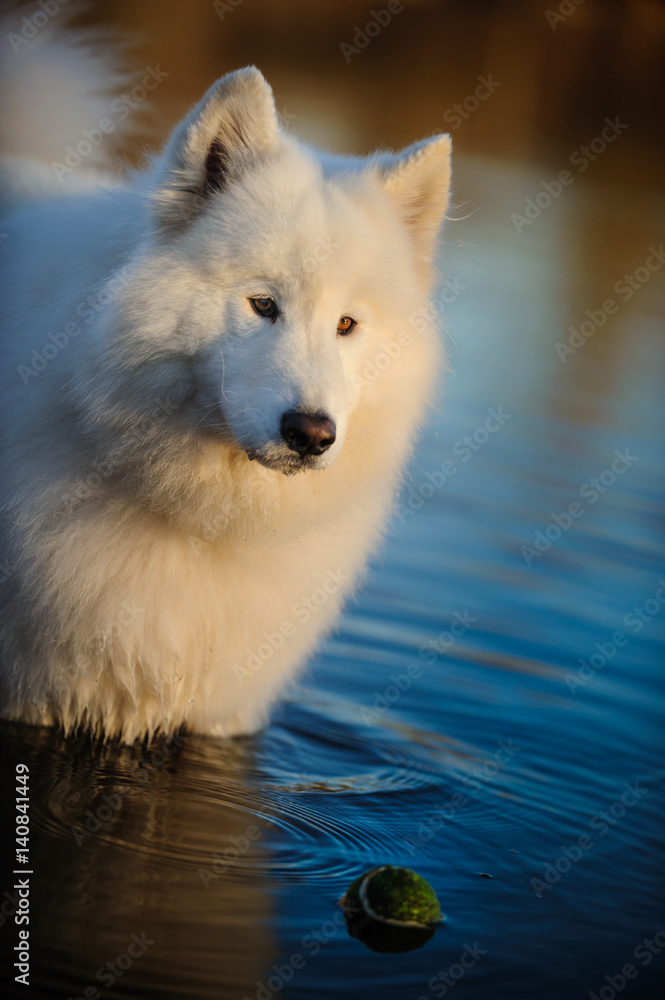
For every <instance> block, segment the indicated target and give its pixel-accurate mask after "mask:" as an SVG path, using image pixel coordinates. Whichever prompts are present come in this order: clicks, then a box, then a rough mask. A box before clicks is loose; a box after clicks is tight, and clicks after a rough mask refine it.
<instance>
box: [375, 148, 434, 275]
mask: <svg viewBox="0 0 665 1000" xmlns="http://www.w3.org/2000/svg"><path fill="white" fill-rule="evenodd" d="M451 145H452V144H451V141H450V136H449V135H435V136H433V137H432V138H431V139H422V140H421V141H420V142H416V143H414V144H413V145H412V146H408V147H407V148H406V149H404V150H402V152H401V153H396V154H395V155H393V156H389V157H385V158H383V157H382V158H381V160H380V163H379V169H380V173H381V179H382V184H383V188H384V190H385V191H386V193H387V194H388V195H389V197H390V198H392V199H393V201H394V202H395V203H396V204H397V207H398V210H399V212H400V214H401V216H402V218H403V219H404V222H405V223H406V225H407V228H408V229H409V231H410V232H411V235H412V239H413V241H414V243H415V247H416V254H417V257H418V260H419V263H420V265H421V266H422V268H423V269H424V270H425V273H429V271H430V268H431V264H432V257H433V254H434V250H435V247H436V237H437V234H438V232H439V229H440V228H441V224H442V222H443V220H444V217H445V214H446V208H447V207H448V197H449V194H450V150H451Z"/></svg>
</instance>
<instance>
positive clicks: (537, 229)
mask: <svg viewBox="0 0 665 1000" xmlns="http://www.w3.org/2000/svg"><path fill="white" fill-rule="evenodd" d="M69 6H70V7H72V8H74V7H75V0H72V2H71V4H70V5H69ZM37 10H38V7H37V5H36V4H30V3H26V4H24V5H23V6H22V7H21V8H20V9H19V10H18V11H17V15H16V22H17V31H21V30H22V29H21V25H22V23H23V22H22V21H21V18H22V17H24V16H27V17H28V18H31V17H33V15H34V12H35V11H37ZM74 15H75V22H77V23H79V24H88V25H92V26H94V27H95V28H100V29H102V30H103V31H104V32H105V35H104V39H105V40H104V42H103V45H111V44H115V42H117V41H120V42H122V43H126V44H127V46H128V47H127V49H126V64H127V67H128V69H129V70H130V71H136V72H137V73H138V76H139V78H140V77H141V76H142V75H143V74H144V73H145V72H146V68H152V69H154V70H155V71H157V70H159V71H160V72H161V73H162V75H163V74H168V75H167V76H164V77H163V80H162V82H161V83H160V84H159V86H157V87H156V88H155V89H154V91H153V92H152V96H151V99H150V102H147V101H146V102H145V103H143V102H142V101H140V100H139V101H137V100H134V103H135V104H136V105H137V106H136V107H134V108H132V109H131V116H130V118H129V122H130V123H131V124H133V125H134V126H135V130H134V132H133V134H132V137H131V139H130V140H128V141H126V142H125V143H124V145H123V146H117V147H116V148H115V153H116V155H117V157H118V161H119V163H123V162H127V163H129V164H132V165H137V164H140V163H141V162H142V161H143V160H144V157H145V156H146V154H148V153H150V152H151V151H154V150H155V149H157V148H159V145H160V143H161V142H162V141H163V140H164V138H165V136H166V135H167V134H168V130H169V128H170V127H172V126H173V125H174V124H175V123H176V122H177V121H178V120H179V119H180V118H181V117H182V115H183V114H184V113H185V112H186V110H187V109H188V107H189V106H190V105H191V104H192V103H193V102H194V101H196V100H198V98H199V97H200V96H201V94H202V92H203V91H204V90H205V89H206V88H207V87H208V86H209V85H210V84H211V83H212V82H213V81H214V80H215V79H216V78H217V77H219V76H220V75H222V74H223V73H225V72H227V71H229V70H232V69H235V68H237V67H239V66H242V65H245V64H247V63H255V64H256V65H258V66H259V68H260V69H261V70H262V71H263V72H264V74H265V75H266V77H267V78H268V80H269V81H270V83H271V84H272V86H273V89H274V91H275V95H276V99H277V102H278V106H279V108H280V110H281V113H282V116H283V119H284V122H285V124H286V126H287V127H288V128H289V129H291V130H292V131H293V132H294V133H296V134H297V135H299V136H300V137H302V138H303V139H305V140H307V141H310V142H312V143H314V144H315V145H318V146H321V147H324V148H327V149H330V150H333V151H335V152H342V153H344V152H348V153H356V154H362V153H369V152H371V151H373V150H374V149H376V148H377V147H400V146H403V145H406V144H408V143H410V142H412V141H414V140H416V139H419V138H421V137H423V136H426V135H430V134H433V133H435V132H438V131H449V132H451V134H452V137H453V144H454V189H453V203H452V207H451V210H450V219H449V221H448V222H447V224H446V228H445V232H444V239H443V242H442V247H441V254H440V270H441V282H442V285H441V287H442V292H441V293H440V295H439V297H438V298H437V303H438V306H437V308H438V311H439V312H441V314H442V335H443V336H445V337H446V339H447V341H448V343H449V348H450V372H449V373H448V374H447V376H446V378H445V382H444V383H442V390H441V393H440V399H439V405H438V407H437V409H436V411H435V412H433V414H432V416H431V419H430V421H429V423H428V426H427V427H426V428H425V429H424V432H423V436H422V438H421V441H420V443H419V446H418V448H417V451H416V453H415V455H414V458H413V461H412V463H411V467H410V469H409V473H408V476H407V479H406V482H405V485H404V489H403V491H402V495H401V496H400V498H399V501H398V503H397V505H396V512H395V518H394V520H393V524H392V525H391V529H390V533H389V537H388V540H387V543H386V545H385V547H384V548H383V550H382V551H381V553H380V555H379V556H377V558H376V559H375V560H374V562H373V564H372V568H371V572H370V575H369V579H368V582H367V585H366V587H365V588H364V589H363V590H362V592H361V593H360V594H359V596H358V598H357V599H356V601H355V602H354V603H353V604H352V606H351V607H350V608H349V609H348V610H347V612H346V614H345V616H344V619H343V621H342V623H341V625H340V628H339V630H338V632H337V633H336V634H335V635H334V636H333V637H332V638H331V639H330V640H328V641H327V642H326V643H325V644H324V646H323V648H322V650H321V652H320V654H319V655H318V656H317V657H316V658H315V660H314V662H313V663H312V664H311V666H310V668H309V669H308V671H307V673H306V674H305V676H304V678H303V679H302V681H301V683H300V684H299V685H298V687H297V688H296V689H295V690H294V691H293V693H292V696H291V697H290V698H288V699H286V700H285V701H284V702H283V703H282V704H281V705H280V706H279V707H278V709H277V711H276V712H275V715H274V719H273V722H272V724H271V725H270V727H269V728H268V729H267V730H266V731H265V732H263V733H262V734H260V735H258V736H257V737H255V738H252V739H251V740H245V741H234V742H233V743H231V744H224V743H216V742H215V741H205V740H197V739H196V738H195V737H187V738H186V739H185V740H184V744H183V745H182V747H180V748H179V749H178V750H177V752H175V751H174V752H170V751H169V752H166V753H164V752H162V754H161V757H158V759H157V763H155V761H154V760H153V758H152V757H151V753H152V752H154V748H136V747H135V748H123V749H118V748H113V747H107V748H102V749H100V748H99V747H94V746H91V745H90V744H88V743H86V742H85V741H84V740H80V741H65V740H62V739H61V737H60V736H58V735H57V734H55V733H52V732H49V731H40V730H36V729H32V728H26V727H16V726H9V725H7V724H1V725H0V741H1V743H2V746H1V747H0V757H1V758H2V760H3V763H4V765H5V767H7V768H8V769H9V772H10V776H11V775H13V768H14V765H15V763H16V762H19V761H23V762H27V763H29V765H30V768H31V774H32V775H33V776H34V784H33V796H34V799H33V803H32V808H33V828H32V836H33V852H34V855H33V860H34V867H35V873H36V874H35V876H34V886H33V902H34V923H33V924H32V925H31V926H32V927H33V932H32V940H33V942H34V953H33V983H34V984H35V985H34V987H33V992H32V995H33V996H39V997H63V998H64V997H66V996H70V995H71V996H72V997H75V996H79V995H83V993H84V991H85V990H86V989H88V990H93V991H94V990H95V989H97V990H98V991H99V992H100V995H102V996H113V997H125V998H139V997H141V998H144V997H146V998H147V997H150V998H160V1000H164V998H167V997H173V998H175V1000H179V998H183V1000H184V998H187V1000H191V998H202V1000H208V998H213V997H214V998H216V1000H223V998H227V997H228V998H237V1000H243V998H252V1000H254V998H256V1000H266V998H268V1000H271V998H272V997H274V996H279V997H288V998H300V1000H320V998H329V1000H339V997H341V996H345V997H347V998H348V1000H356V998H357V1000H360V998H363V1000H364V998H366V997H367V996H368V995H369V996H380V997H382V998H386V1000H411V998H412V1000H424V998H427V1000H432V998H433V997H440V996H444V995H445V990H446V989H449V988H450V987H449V986H445V982H446V981H445V978H444V977H445V976H446V975H448V978H449V982H454V983H457V982H458V979H459V978H460V977H459V976H458V970H460V969H462V968H463V967H462V965H461V964H460V958H461V956H462V955H463V954H464V951H465V949H466V948H467V946H471V947H474V946H475V947H476V948H477V949H480V951H479V952H478V955H477V958H476V959H475V960H474V962H473V964H472V965H471V967H469V968H467V969H466V970H465V971H463V972H462V977H463V979H464V982H463V983H462V985H461V990H460V995H461V991H464V995H465V996H466V997H467V998H479V1000H486V998H488V997H493V998H505V1000H517V998H524V1000H533V997H536V996H538V997H540V998H552V1000H570V998H574V997H579V998H580V1000H583V998H587V997H589V996H590V995H591V996H594V995H599V996H601V997H602V998H603V1000H607V998H609V997H610V995H612V996H614V995H615V994H616V993H618V992H621V991H622V990H623V988H624V986H625V987H626V994H625V995H626V996H629V995H630V997H631V998H645V1000H651V998H652V997H653V998H655V997H656V996H660V993H659V992H658V983H659V982H660V983H661V986H662V978H663V957H664V956H665V950H663V947H662V945H663V944H665V935H662V936H661V937H657V941H659V942H662V944H660V945H658V944H654V945H652V946H651V950H650V951H649V947H647V946H645V945H644V942H645V941H654V940H656V938H655V937H654V936H657V935H658V933H659V932H661V931H663V929H664V928H665V923H664V918H663V910H662V890H663V884H662V881H663V880H662V869H661V867H660V864H659V860H658V859H659V858H660V857H662V830H663V808H662V783H663V767H662V756H663V720H662V707H663V683H662V674H663V665H664V663H665V656H664V655H663V652H664V645H663V639H664V637H665V579H664V577H665V558H664V556H665V545H664V542H663V531H662V529H663V517H662V515H663V507H662V497H663V485H664V478H665V477H664V475H663V472H664V462H663V436H664V435H663V430H664V425H665V419H664V418H665V405H664V399H665V392H664V382H663V377H664V375H665V363H664V354H663V305H664V298H665V295H664V282H663V275H664V274H665V248H664V246H663V243H664V242H665V211H664V209H665V204H664V200H665V199H664V198H663V177H664V167H665V162H664V161H665V133H664V130H663V110H662V109H663V99H664V97H665V88H664V86H663V84H664V77H665V45H664V41H665V5H664V4H663V3H662V2H659V0H603V2H601V0H581V2H580V0H578V2H575V0H560V2H555V0H549V2H548V0H510V2H508V0H506V2H501V0H495V2H491V0H464V2H462V0H459V2H453V0H451V2H445V0H404V2H403V3H398V2H392V3H391V5H390V8H388V5H387V4H386V3H384V0H375V2H374V3H371V2H364V0H362V2H361V0H344V2H341V0H319V2H317V3H315V4H313V3H307V2H306V0H228V2H224V0H219V2H216V3H209V2H199V0H193V2H192V0H190V2H188V3H182V2H176V0H160V2H156V0H155V2H149V0H139V2H137V0H131V2H130V0H116V2H114V0H96V2H95V3H94V4H89V5H88V6H87V7H82V8H81V9H80V11H79V10H78V9H77V10H75V11H74ZM53 21H54V26H55V25H56V24H57V17H54V18H53ZM5 57H6V58H20V57H21V51H20V45H19V48H18V51H12V49H11V45H9V44H6V52H5ZM47 99H48V95H47V94H45V100H47ZM55 113H57V110H56V112H55ZM95 124H96V122H91V123H90V126H91V127H92V126H94V125H95ZM77 139H78V136H67V135H65V134H63V150H64V147H65V146H66V145H67V143H69V142H71V141H76V140H77ZM111 139H112V137H110V138H109V142H110V141H111ZM617 453H618V454H619V455H622V456H623V458H622V459H619V458H618V457H617ZM446 462H448V463H451V464H452V467H453V469H454V471H452V472H451V471H450V464H449V465H448V466H446V469H447V470H448V471H447V472H446V475H445V477H444V476H443V473H442V471H441V470H442V466H443V465H445V463H446ZM442 480H444V481H442ZM571 504H577V508H576V516H575V518H573V517H572V516H571V515H569V514H568V513H567V512H568V511H569V509H570V506H571ZM579 509H581V513H579ZM453 625H455V626H456V627H455V631H454V632H453V631H452V629H453ZM618 636H621V637H622V638H621V639H619V638H618ZM423 651H424V652H423ZM414 661H415V662H417V663H419V664H421V665H422V666H423V673H422V676H421V677H420V678H419V679H418V680H417V681H414V682H413V683H412V684H411V685H410V686H409V687H407V688H406V689H404V690H401V691H400V692H398V693H397V694H398V696H397V697H395V693H396V691H397V688H396V686H395V680H394V678H395V677H398V678H399V677H401V676H402V675H403V673H404V671H405V670H406V668H407V666H408V664H409V663H411V662H414ZM506 747H507V748H508V751H509V752H508V751H507V750H506ZM159 750H160V748H159V747H157V752H158V753H159ZM146 774H147V778H146V777H145V775H146ZM5 787H6V789H7V792H8V794H9V792H10V791H11V789H12V787H13V783H12V782H11V781H10V779H9V778H8V779H7V783H6V786H5ZM114 794H116V795H117V796H118V799H114V798H111V800H110V801H111V805H109V799H108V798H105V796H107V797H108V796H113V795H114ZM456 795H457V796H461V797H462V799H463V802H462V803H461V804H460V801H459V798H457V799H455V796H456ZM453 801H455V802H457V805H456V806H453V805H452V804H451V803H452V802H453ZM117 803H119V804H117ZM2 822H3V823H4V824H5V827H4V829H5V832H6V833H7V834H8V833H9V825H7V824H8V823H9V820H8V819H5V820H3V821H2ZM250 828H251V829H252V830H253V831H258V835H257V836H254V835H253V834H252V835H251V836H250V835H249V833H248V831H249V830H250ZM76 831H78V833H77V832H76ZM81 831H83V832H81ZM243 837H244V838H245V840H244V841H243V839H242V838H243ZM584 837H586V838H587V840H588V841H590V842H591V846H585V847H584V848H581V847H579V844H580V838H584ZM584 843H585V844H586V843H587V841H586V840H585V841H584ZM234 850H235V851H238V856H237V857H236V856H235V855H233V851H234ZM229 852H231V853H229ZM220 859H221V860H220ZM384 862H389V863H394V864H402V865H408V866H409V867H414V868H416V869H417V870H418V871H420V872H421V873H422V874H423V875H424V876H425V877H426V878H428V879H429V881H430V882H431V883H432V884H433V885H434V887H435V888H436V890H437V892H438V893H439V896H440V899H441V903H442V907H443V910H444V912H445V914H446V918H447V919H446V922H445V924H444V925H443V926H442V927H441V928H440V929H439V930H438V931H437V933H436V934H435V936H434V938H433V939H432V940H431V941H430V942H429V943H428V944H427V945H426V946H425V947H424V948H422V949H421V950H418V951H414V952H409V953H405V954H387V955H386V954H377V953H375V952H373V951H370V950H368V949H367V948H366V947H365V946H364V945H363V944H362V943H361V942H360V941H358V940H354V939H352V938H350V937H349V936H348V935H347V933H346V929H345V928H344V926H343V923H342V922H340V920H339V910H338V908H337V900H338V899H339V897H340V896H341V895H342V894H343V892H344V891H345V889H346V888H347V887H348V885H349V883H350V881H351V879H352V878H354V877H355V876H356V875H358V874H359V873H360V872H362V871H364V870H367V869H369V868H371V867H374V866H375V865H376V864H380V863H384ZM215 865H216V866H217V867H215ZM202 872H203V874H202ZM3 875H4V877H5V882H6V884H7V886H8V888H9V887H10V886H11V874H10V873H9V869H7V873H6V874H5V873H3ZM5 899H6V900H7V899H8V902H7V906H8V907H9V911H8V910H7V908H6V907H5V909H3V910H2V913H3V914H4V916H5V917H9V915H10V911H11V907H12V905H13V904H12V902H11V892H10V893H9V897H5ZM144 932H145V934H146V936H147V938H148V940H150V941H151V942H152V943H151V944H150V945H149V946H147V948H146V950H145V952H144V953H141V956H140V957H139V958H136V960H135V961H134V960H133V961H132V964H131V967H128V968H127V969H126V971H125V972H124V973H123V975H122V976H117V975H113V978H112V981H110V982H109V980H108V976H107V979H106V980H103V979H100V978H99V975H98V972H99V969H100V968H101V969H102V973H103V972H104V966H105V963H107V962H111V963H113V961H115V958H116V957H117V956H119V955H122V954H125V953H126V951H127V948H128V947H129V943H130V941H131V935H132V934H137V935H139V936H140V935H141V934H143V933H144ZM0 934H1V935H2V940H3V942H4V943H9V944H10V945H12V944H13V942H14V935H15V928H14V926H13V924H12V923H11V920H10V919H7V920H6V921H5V922H4V923H3V924H2V925H1V926H0ZM645 948H646V949H647V950H646V951H645V950H644V949H645ZM640 949H641V950H640ZM649 954H650V955H651V958H649V960H648V961H647V959H646V958H645V957H644V956H648V955H649ZM293 956H300V959H301V960H302V961H301V962H298V961H294V958H293ZM466 964H467V965H468V961H467V963H466ZM626 964H630V965H631V967H632V968H633V970H634V972H635V975H634V976H633V975H631V976H630V978H629V980H628V979H624V983H623V986H622V985H621V979H622V976H623V973H621V969H622V968H623V967H624V966H625V965H626ZM9 989H10V991H11V990H14V991H16V995H22V994H21V993H20V992H19V987H17V986H15V985H13V984H12V983H11V982H10V984H9ZM603 990H604V991H605V992H602V991H603ZM11 995H14V993H11ZM86 996H94V992H92V993H88V994H86ZM455 996H457V994H455Z"/></svg>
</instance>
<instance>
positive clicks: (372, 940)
mask: <svg viewBox="0 0 665 1000" xmlns="http://www.w3.org/2000/svg"><path fill="white" fill-rule="evenodd" d="M341 905H342V907H343V909H344V911H345V913H346V918H347V926H348V929H349V932H350V934H351V935H352V936H353V937H357V938H360V939H361V940H362V941H364V942H365V944H367V945H368V947H370V948H372V949H373V950H374V951H410V950H412V949H413V948H420V947H421V946H422V945H423V944H425V942H426V941H429V939H430V938H431V937H432V934H433V933H434V928H435V927H436V925H437V924H438V923H440V922H441V921H442V920H443V914H442V913H441V908H440V906H439V901H438V899H437V898H436V893H435V892H434V889H433V888H432V886H431V885H430V884H429V882H426V881H425V879H424V878H422V876H421V875H418V873H417V872H414V871H412V870H411V868H399V867H397V866H396V865H382V866H381V867H380V868H373V869H372V870H371V871H369V872H366V873H365V874H364V875H360V876H359V877H358V878H357V879H355V881H354V882H352V883H351V885H350V886H349V888H348V889H347V891H346V894H345V896H344V897H343V899H342V900H341Z"/></svg>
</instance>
